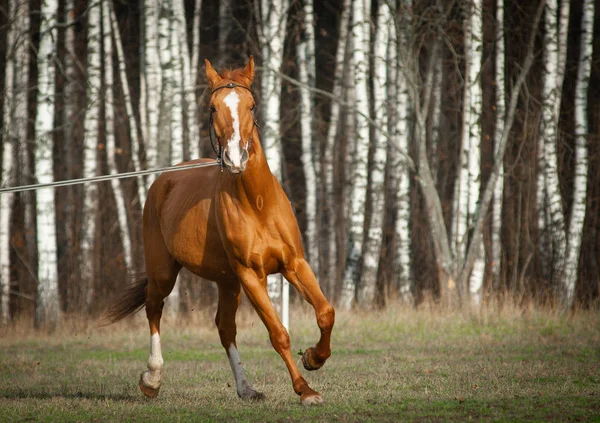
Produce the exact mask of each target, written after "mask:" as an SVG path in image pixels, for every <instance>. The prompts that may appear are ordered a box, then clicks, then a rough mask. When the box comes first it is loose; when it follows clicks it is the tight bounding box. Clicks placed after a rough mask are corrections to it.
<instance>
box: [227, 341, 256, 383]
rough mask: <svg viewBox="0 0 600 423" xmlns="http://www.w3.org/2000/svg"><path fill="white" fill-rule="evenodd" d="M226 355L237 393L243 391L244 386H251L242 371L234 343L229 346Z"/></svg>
mask: <svg viewBox="0 0 600 423" xmlns="http://www.w3.org/2000/svg"><path fill="white" fill-rule="evenodd" d="M227 355H228V356H229V365H230V366H231V371H232V372H233V377H235V387H236V389H237V391H238V393H240V392H243V390H244V388H245V387H250V388H252V385H250V382H248V379H247V378H246V372H244V368H243V367H242V361H241V360H240V354H239V353H238V350H237V348H236V347H235V345H234V344H231V345H230V346H229V350H228V351H227Z"/></svg>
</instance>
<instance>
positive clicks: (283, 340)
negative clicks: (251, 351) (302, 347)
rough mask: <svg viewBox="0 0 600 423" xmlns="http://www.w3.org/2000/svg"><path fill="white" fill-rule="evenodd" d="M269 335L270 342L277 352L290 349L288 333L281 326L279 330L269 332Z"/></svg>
mask: <svg viewBox="0 0 600 423" xmlns="http://www.w3.org/2000/svg"><path fill="white" fill-rule="evenodd" d="M269 337H270V338H271V344H273V347H274V348H275V350H277V351H278V352H281V351H285V350H289V349H290V335H289V334H288V332H287V330H285V328H284V327H283V326H281V327H280V328H279V330H277V331H273V332H272V333H270V334H269Z"/></svg>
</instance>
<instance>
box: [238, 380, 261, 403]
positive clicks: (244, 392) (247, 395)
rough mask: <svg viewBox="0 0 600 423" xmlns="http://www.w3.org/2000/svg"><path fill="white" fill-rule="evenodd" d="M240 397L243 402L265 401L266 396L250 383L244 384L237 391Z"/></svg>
mask: <svg viewBox="0 0 600 423" xmlns="http://www.w3.org/2000/svg"><path fill="white" fill-rule="evenodd" d="M237 394H238V397H240V398H241V399H243V400H263V399H265V394H263V393H262V392H258V391H257V390H256V389H254V388H253V387H252V385H250V384H249V383H242V386H241V387H240V388H239V389H238V390H237Z"/></svg>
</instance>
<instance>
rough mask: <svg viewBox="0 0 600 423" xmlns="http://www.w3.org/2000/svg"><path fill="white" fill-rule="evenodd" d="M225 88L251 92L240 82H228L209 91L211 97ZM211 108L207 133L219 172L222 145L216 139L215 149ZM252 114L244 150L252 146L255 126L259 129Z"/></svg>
mask: <svg viewBox="0 0 600 423" xmlns="http://www.w3.org/2000/svg"><path fill="white" fill-rule="evenodd" d="M225 88H229V89H233V88H243V89H245V90H248V91H250V94H252V90H251V89H250V88H249V87H246V86H245V85H240V84H236V83H234V82H230V83H228V84H226V85H223V86H222V87H218V88H215V89H214V90H212V92H211V93H210V95H211V97H212V96H213V95H214V94H215V93H216V92H217V91H219V90H222V89H225ZM213 112H214V111H213V109H212V107H211V109H210V115H209V117H208V126H209V129H208V134H209V137H210V145H211V147H212V149H213V151H214V152H215V154H216V155H217V161H218V162H219V165H220V166H221V172H222V171H223V157H222V156H223V147H222V146H221V144H219V143H218V141H217V142H216V145H218V146H219V148H218V149H217V147H216V146H215V138H216V137H217V135H216V134H214V135H213V133H214V132H215V128H214V126H213ZM252 115H253V119H252V121H253V125H252V130H251V131H250V138H249V139H248V143H247V144H246V151H249V150H250V147H251V146H252V134H253V133H254V128H255V127H256V128H257V129H260V125H259V124H258V120H257V118H256V116H254V112H253V113H252Z"/></svg>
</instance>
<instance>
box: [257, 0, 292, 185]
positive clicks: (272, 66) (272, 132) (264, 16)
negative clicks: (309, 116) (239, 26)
mask: <svg viewBox="0 0 600 423" xmlns="http://www.w3.org/2000/svg"><path fill="white" fill-rule="evenodd" d="M257 3H258V2H257ZM260 3H261V7H260V14H259V16H260V21H261V24H260V25H259V28H258V35H259V41H260V47H261V51H262V55H263V71H262V76H261V88H262V93H261V94H262V95H261V102H262V109H263V113H262V117H263V126H262V137H261V141H262V143H263V146H264V150H265V155H266V157H267V162H268V163H269V167H270V168H271V172H273V174H274V175H275V176H276V177H277V178H278V179H281V172H282V168H281V165H282V160H281V157H282V154H283V152H282V150H281V140H280V138H279V124H280V101H281V78H280V77H279V76H278V75H277V72H278V71H279V70H280V69H281V64H282V61H283V42H284V37H285V28H286V23H287V12H288V7H289V0H275V1H268V0H261V2H260Z"/></svg>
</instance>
